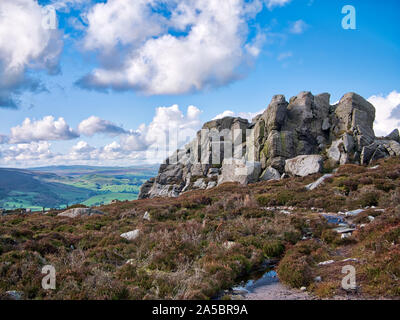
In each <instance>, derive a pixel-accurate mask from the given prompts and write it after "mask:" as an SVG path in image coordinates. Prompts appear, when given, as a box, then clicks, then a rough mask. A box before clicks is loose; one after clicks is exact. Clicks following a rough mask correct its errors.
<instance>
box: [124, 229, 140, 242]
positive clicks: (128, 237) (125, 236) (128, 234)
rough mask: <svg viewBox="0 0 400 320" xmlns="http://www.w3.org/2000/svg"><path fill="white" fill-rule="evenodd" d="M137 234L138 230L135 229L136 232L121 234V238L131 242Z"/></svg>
mask: <svg viewBox="0 0 400 320" xmlns="http://www.w3.org/2000/svg"><path fill="white" fill-rule="evenodd" d="M139 233H140V230H139V229H136V230H133V231H129V232H126V233H123V234H121V237H122V238H125V239H126V240H128V241H132V240H135V239H136V238H137V237H139Z"/></svg>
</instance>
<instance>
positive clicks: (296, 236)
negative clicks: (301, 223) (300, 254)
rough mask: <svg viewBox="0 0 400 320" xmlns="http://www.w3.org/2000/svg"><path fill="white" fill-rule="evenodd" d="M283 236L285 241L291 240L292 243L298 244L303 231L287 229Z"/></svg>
mask: <svg viewBox="0 0 400 320" xmlns="http://www.w3.org/2000/svg"><path fill="white" fill-rule="evenodd" d="M283 237H284V239H285V241H287V242H290V243H291V244H296V243H297V242H298V241H300V240H301V233H300V232H298V231H285V233H284V234H283Z"/></svg>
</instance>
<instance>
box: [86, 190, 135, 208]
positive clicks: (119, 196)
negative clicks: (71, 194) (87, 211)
mask: <svg viewBox="0 0 400 320" xmlns="http://www.w3.org/2000/svg"><path fill="white" fill-rule="evenodd" d="M137 196H138V194H137V193H105V194H100V195H97V196H94V197H91V198H89V199H87V200H86V201H84V202H83V204H84V205H86V206H88V207H92V206H100V205H103V204H109V203H111V201H113V200H119V201H125V200H128V201H132V200H136V199H137Z"/></svg>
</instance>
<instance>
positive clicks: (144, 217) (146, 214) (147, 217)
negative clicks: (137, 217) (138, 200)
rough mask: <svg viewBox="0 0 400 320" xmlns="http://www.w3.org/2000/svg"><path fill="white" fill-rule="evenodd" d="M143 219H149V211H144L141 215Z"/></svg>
mask: <svg viewBox="0 0 400 320" xmlns="http://www.w3.org/2000/svg"><path fill="white" fill-rule="evenodd" d="M143 219H144V220H147V221H150V220H151V217H150V213H149V212H148V211H146V212H145V214H144V216H143Z"/></svg>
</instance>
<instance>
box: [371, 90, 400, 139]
mask: <svg viewBox="0 0 400 320" xmlns="http://www.w3.org/2000/svg"><path fill="white" fill-rule="evenodd" d="M368 101H369V102H370V103H372V104H373V105H374V106H375V108H376V119H375V123H374V130H375V134H376V135H377V136H385V135H388V134H389V133H390V132H391V131H393V129H396V128H399V127H400V93H399V92H397V91H396V90H395V91H392V92H391V93H389V94H388V95H387V96H384V95H374V96H372V97H370V98H369V99H368Z"/></svg>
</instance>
